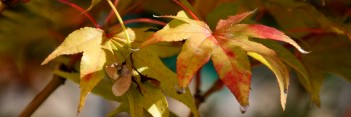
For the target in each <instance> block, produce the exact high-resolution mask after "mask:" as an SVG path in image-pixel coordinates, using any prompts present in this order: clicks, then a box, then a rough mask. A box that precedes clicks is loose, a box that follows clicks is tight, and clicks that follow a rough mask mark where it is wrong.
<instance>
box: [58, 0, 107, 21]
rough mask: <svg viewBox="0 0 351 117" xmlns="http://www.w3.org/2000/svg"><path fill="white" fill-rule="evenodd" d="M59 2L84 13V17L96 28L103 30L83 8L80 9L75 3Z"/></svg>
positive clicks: (60, 0) (61, 0) (64, 0)
mask: <svg viewBox="0 0 351 117" xmlns="http://www.w3.org/2000/svg"><path fill="white" fill-rule="evenodd" d="M57 1H59V2H61V3H64V4H67V5H69V6H71V7H73V8H75V9H76V10H78V11H80V12H81V13H83V15H84V16H85V17H87V18H88V19H89V20H90V21H91V22H92V23H93V24H94V25H95V27H96V28H101V27H100V25H99V24H98V23H97V22H96V20H95V19H94V18H93V17H92V16H91V15H90V14H89V13H87V12H86V11H85V10H84V9H83V8H82V7H80V6H78V5H76V4H74V3H71V2H69V1H67V0H57Z"/></svg>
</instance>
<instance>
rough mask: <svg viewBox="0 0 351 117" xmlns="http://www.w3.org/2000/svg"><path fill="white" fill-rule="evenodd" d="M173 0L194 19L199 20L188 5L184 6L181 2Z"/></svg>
mask: <svg viewBox="0 0 351 117" xmlns="http://www.w3.org/2000/svg"><path fill="white" fill-rule="evenodd" d="M172 1H173V2H175V3H177V4H178V5H179V6H180V7H182V8H183V9H184V10H185V11H186V12H187V13H189V15H190V16H191V17H192V18H194V19H195V20H198V21H200V19H199V18H198V17H197V16H196V15H195V14H194V12H192V11H191V10H190V9H189V8H188V7H186V6H185V5H184V4H183V3H181V2H179V1H178V0H172Z"/></svg>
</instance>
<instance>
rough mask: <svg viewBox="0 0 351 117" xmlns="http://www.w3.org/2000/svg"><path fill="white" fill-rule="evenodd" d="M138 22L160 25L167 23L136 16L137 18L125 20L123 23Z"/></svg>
mask: <svg viewBox="0 0 351 117" xmlns="http://www.w3.org/2000/svg"><path fill="white" fill-rule="evenodd" d="M138 22H143V23H151V24H157V25H161V26H166V25H167V23H165V22H162V21H158V20H154V19H149V18H137V19H130V20H125V21H124V24H131V23H138Z"/></svg>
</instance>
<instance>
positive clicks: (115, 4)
mask: <svg viewBox="0 0 351 117" xmlns="http://www.w3.org/2000/svg"><path fill="white" fill-rule="evenodd" d="M118 2H119V0H115V2H113V6H117V5H118ZM112 15H113V10H112V9H111V11H110V12H109V13H108V15H107V17H106V19H105V21H104V22H105V24H108V23H109V22H110V20H111V19H112Z"/></svg>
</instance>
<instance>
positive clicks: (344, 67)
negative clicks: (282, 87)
mask: <svg viewBox="0 0 351 117" xmlns="http://www.w3.org/2000/svg"><path fill="white" fill-rule="evenodd" d="M306 43H308V44H309V45H310V47H311V50H312V51H313V52H312V53H311V54H307V55H301V61H302V63H303V65H305V67H306V69H307V71H308V74H309V75H310V77H311V83H310V84H311V88H310V89H308V88H306V89H307V91H309V92H311V97H312V101H313V102H314V103H315V104H316V105H317V106H319V107H320V106H321V102H320V97H319V93H320V89H321V86H322V83H323V82H324V79H325V78H326V76H325V74H326V73H332V74H335V75H338V76H341V77H342V78H345V80H347V81H349V82H351V74H350V73H351V70H350V67H351V62H350V61H349V60H350V59H351V56H350V53H349V51H350V49H351V43H350V40H348V39H347V37H346V36H340V35H335V34H326V35H319V36H316V37H311V38H308V40H307V41H306ZM321 56H323V57H321ZM303 85H305V84H303ZM305 87H306V86H305Z"/></svg>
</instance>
